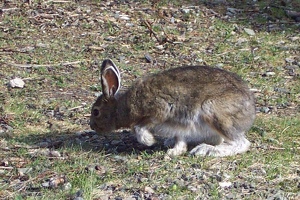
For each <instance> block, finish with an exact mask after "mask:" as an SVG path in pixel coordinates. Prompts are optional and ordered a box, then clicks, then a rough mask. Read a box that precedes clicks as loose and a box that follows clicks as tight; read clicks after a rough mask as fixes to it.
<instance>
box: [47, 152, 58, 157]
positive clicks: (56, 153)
mask: <svg viewBox="0 0 300 200" xmlns="http://www.w3.org/2000/svg"><path fill="white" fill-rule="evenodd" d="M49 156H51V157H61V154H60V153H59V152H58V151H50V152H49Z"/></svg>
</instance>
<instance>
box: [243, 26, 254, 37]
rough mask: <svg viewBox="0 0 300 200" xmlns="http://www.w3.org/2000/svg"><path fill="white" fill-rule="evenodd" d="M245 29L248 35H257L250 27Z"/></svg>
mask: <svg viewBox="0 0 300 200" xmlns="http://www.w3.org/2000/svg"><path fill="white" fill-rule="evenodd" d="M244 31H245V32H246V33H247V34H248V35H251V36H253V35H255V32H254V31H253V30H252V29H249V28H244Z"/></svg>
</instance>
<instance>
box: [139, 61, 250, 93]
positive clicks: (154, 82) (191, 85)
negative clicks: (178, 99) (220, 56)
mask: <svg viewBox="0 0 300 200" xmlns="http://www.w3.org/2000/svg"><path fill="white" fill-rule="evenodd" d="M142 82H143V83H142V84H143V85H144V87H145V88H148V87H149V88H152V91H155V90H162V91H163V92H166V93H168V92H170V93H173V92H176V93H180V94H187V93H190V94H195V93H198V94H200V95H201V96H203V95H204V96H206V95H211V94H214V93H219V92H225V91H227V92H228V91H232V92H233V91H237V92H238V91H240V92H247V91H248V87H247V85H246V84H245V83H244V81H243V80H242V79H241V78H240V77H239V76H238V75H236V74H234V73H232V72H228V71H225V70H222V69H219V68H212V67H208V66H187V67H179V68H173V69H170V70H167V71H164V72H161V73H159V74H154V75H151V76H149V77H147V78H145V79H143V80H142Z"/></svg>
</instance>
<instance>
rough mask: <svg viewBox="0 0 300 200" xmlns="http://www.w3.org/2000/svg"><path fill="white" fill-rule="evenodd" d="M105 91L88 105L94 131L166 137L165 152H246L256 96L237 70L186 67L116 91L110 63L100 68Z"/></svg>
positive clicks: (142, 138) (150, 139)
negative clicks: (130, 132) (128, 129)
mask: <svg viewBox="0 0 300 200" xmlns="http://www.w3.org/2000/svg"><path fill="white" fill-rule="evenodd" d="M101 84H102V90H103V94H102V95H101V96H99V97H98V99H97V100H96V102H95V103H94V104H93V106H92V111H91V118H90V126H91V128H92V129H93V130H95V131H96V132H98V133H100V134H101V133H110V132H111V131H113V130H115V129H118V128H121V127H123V128H128V127H130V128H132V130H133V132H134V133H135V134H136V137H137V140H138V141H139V142H140V143H142V144H145V145H147V146H151V145H153V144H154V143H155V138H154V136H153V134H154V135H159V136H162V137H165V138H167V139H166V141H165V145H167V146H169V147H170V149H169V150H168V151H167V154H168V155H169V156H177V155H181V154H184V153H185V152H186V151H187V149H188V145H190V146H192V147H194V148H193V149H192V150H191V151H190V154H192V155H201V156H206V155H209V156H230V155H235V154H238V153H243V152H245V151H247V150H248V149H249V147H250V142H249V141H248V140H247V139H246V138H245V132H246V131H248V130H249V129H250V127H251V125H252V124H253V121H254V119H255V103H254V97H253V95H252V93H251V92H250V90H249V89H248V87H247V85H246V84H245V83H244V82H243V81H242V79H241V78H239V77H238V76H237V75H236V74H234V73H231V72H228V71H225V70H222V69H218V68H212V67H208V66H186V67H179V68H174V69H170V70H167V71H163V72H161V73H158V74H154V75H150V76H147V77H144V78H142V79H139V80H137V81H136V82H135V83H134V84H133V85H132V86H131V87H130V88H129V89H128V90H126V91H124V92H119V89H120V87H121V77H120V72H119V69H118V68H117V66H116V65H115V64H114V63H113V61H111V60H109V59H107V60H104V61H103V63H102V66H101Z"/></svg>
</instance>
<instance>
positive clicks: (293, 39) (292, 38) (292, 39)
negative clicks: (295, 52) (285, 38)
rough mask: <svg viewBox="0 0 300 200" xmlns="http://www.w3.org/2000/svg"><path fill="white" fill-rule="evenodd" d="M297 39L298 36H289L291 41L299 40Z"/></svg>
mask: <svg viewBox="0 0 300 200" xmlns="http://www.w3.org/2000/svg"><path fill="white" fill-rule="evenodd" d="M299 39H300V37H297V36H295V37H291V38H290V40H291V41H292V42H295V41H296V40H299Z"/></svg>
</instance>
